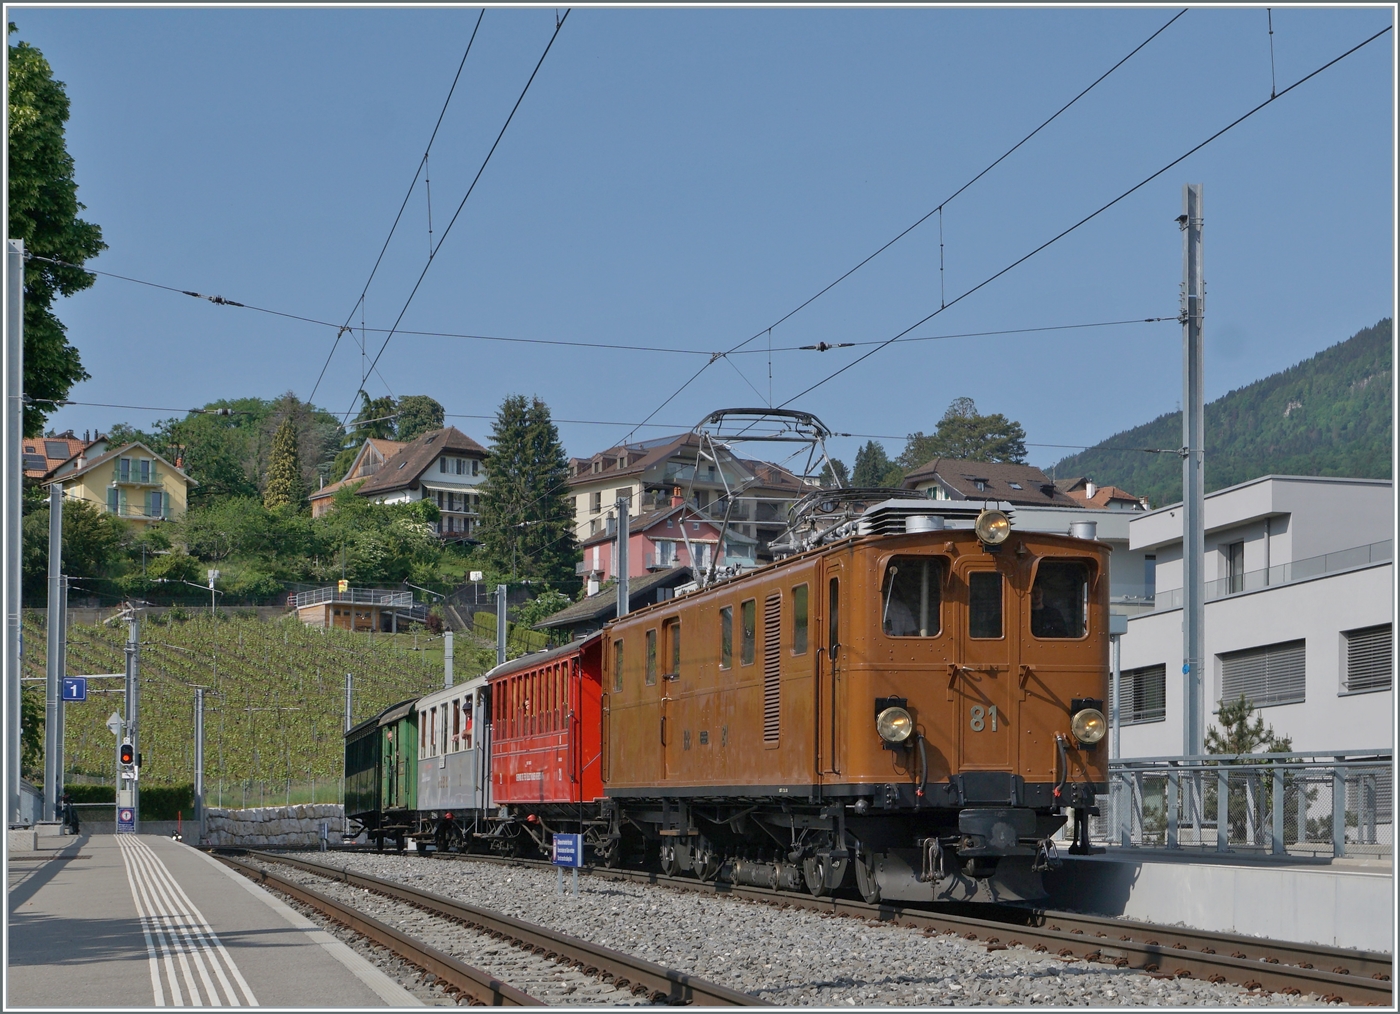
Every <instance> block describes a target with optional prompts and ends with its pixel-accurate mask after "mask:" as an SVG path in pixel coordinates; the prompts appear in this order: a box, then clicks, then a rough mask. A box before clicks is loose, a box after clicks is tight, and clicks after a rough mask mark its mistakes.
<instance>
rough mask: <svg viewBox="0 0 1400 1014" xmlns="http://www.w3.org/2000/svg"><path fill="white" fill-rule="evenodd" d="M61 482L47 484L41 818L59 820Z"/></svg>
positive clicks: (61, 579) (61, 645)
mask: <svg viewBox="0 0 1400 1014" xmlns="http://www.w3.org/2000/svg"><path fill="white" fill-rule="evenodd" d="M62 587H63V485H62V484H61V483H57V482H55V483H53V484H52V485H51V486H49V617H48V620H49V623H48V631H47V633H48V655H47V657H46V658H45V666H44V669H45V677H46V678H45V680H44V820H57V819H58V797H59V789H58V783H59V782H60V781H61V780H62V778H63V775H62V774H61V773H60V772H59V771H58V770H57V768H58V754H59V745H58V744H59V736H60V735H61V732H60V730H59V723H58V709H59V680H60V679H62V677H61V676H60V674H59V671H58V667H59V664H60V662H59V656H60V655H61V654H62V651H63V641H62V637H63V622H62V620H61V619H60V618H59V616H60V613H59V609H60V608H61V606H62V602H61V599H62V597H63V592H62Z"/></svg>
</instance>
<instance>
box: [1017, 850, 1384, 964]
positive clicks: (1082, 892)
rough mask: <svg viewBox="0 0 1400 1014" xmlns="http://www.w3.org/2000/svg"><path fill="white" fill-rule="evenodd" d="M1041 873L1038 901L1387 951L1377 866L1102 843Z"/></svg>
mask: <svg viewBox="0 0 1400 1014" xmlns="http://www.w3.org/2000/svg"><path fill="white" fill-rule="evenodd" d="M1061 859H1062V860H1063V862H1062V864H1061V866H1060V868H1059V869H1058V870H1054V871H1052V872H1050V873H1047V874H1046V875H1045V888H1046V890H1047V891H1049V892H1050V897H1049V899H1048V900H1047V901H1046V902H1045V903H1044V904H1045V907H1046V908H1053V909H1060V910H1064V911H1074V912H1083V913H1086V914H1092V915H1105V916H1123V917H1126V918H1129V919H1136V920H1139V921H1141V922H1151V923H1157V924H1158V925H1162V926H1189V927H1191V928H1193V929H1199V930H1207V931H1213V932H1227V933H1240V934H1244V935H1246V936H1257V937H1268V938H1271V939H1275V940H1289V941H1293V942H1296V943H1317V944H1327V945H1330V946H1333V947H1349V948H1354V949H1356V950H1366V951H1381V952H1386V953H1390V952H1391V950H1392V941H1393V939H1394V932H1395V886H1394V880H1393V879H1392V876H1391V873H1392V871H1391V867H1390V866H1389V864H1383V863H1362V862H1346V861H1344V860H1339V861H1326V860H1310V861H1305V862H1296V861H1295V862H1288V861H1280V860H1273V859H1271V858H1269V859H1260V858H1249V857H1238V856H1229V855H1225V856H1219V857H1217V856H1214V855H1212V854H1210V853H1203V852H1195V853H1188V852H1186V851H1185V850H1182V851H1181V852H1178V853H1176V854H1163V853H1160V852H1155V851H1149V850H1146V849H1142V850H1130V849H1121V850H1120V849H1110V850H1109V851H1108V853H1107V854H1103V855H1092V856H1068V855H1065V854H1064V853H1061Z"/></svg>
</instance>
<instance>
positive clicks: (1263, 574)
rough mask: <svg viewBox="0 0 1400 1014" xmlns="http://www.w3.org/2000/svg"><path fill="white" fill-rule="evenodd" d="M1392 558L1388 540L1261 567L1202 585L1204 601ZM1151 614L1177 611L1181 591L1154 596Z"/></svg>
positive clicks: (1171, 591)
mask: <svg viewBox="0 0 1400 1014" xmlns="http://www.w3.org/2000/svg"><path fill="white" fill-rule="evenodd" d="M1393 555H1394V543H1392V541H1391V540H1390V539H1386V540H1384V541H1383V542H1372V543H1370V544H1369V545H1365V546H1356V547H1354V548H1352V549H1339V550H1338V551H1337V552H1335V553H1327V554H1325V555H1323V556H1310V557H1307V558H1305V559H1302V560H1294V561H1293V562H1292V563H1281V564H1279V565H1278V566H1277V567H1261V568H1260V569H1259V570H1251V571H1247V572H1245V573H1243V574H1236V575H1234V576H1233V577H1222V578H1220V579H1219V580H1217V581H1207V582H1206V601H1207V602H1215V601H1218V600H1220V599H1224V598H1229V597H1230V596H1231V595H1242V594H1244V593H1245V592H1252V591H1259V590H1261V589H1263V588H1274V587H1277V586H1279V585H1285V584H1294V583H1295V582H1298V581H1306V580H1308V579H1309V578H1314V577H1324V576H1326V575H1328V574H1340V573H1343V572H1344V571H1348V570H1360V569H1361V568H1362V567H1370V566H1373V565H1374V564H1377V563H1385V562H1387V561H1389V560H1390V559H1391V558H1392V556H1393ZM1148 601H1150V602H1151V607H1152V610H1153V611H1156V612H1160V611H1162V610H1164V609H1180V608H1181V602H1182V589H1180V588H1169V589H1167V590H1165V591H1159V592H1157V593H1156V594H1155V595H1154V596H1153V597H1152V598H1151V599H1150V600H1148Z"/></svg>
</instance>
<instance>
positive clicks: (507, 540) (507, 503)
mask: <svg viewBox="0 0 1400 1014" xmlns="http://www.w3.org/2000/svg"><path fill="white" fill-rule="evenodd" d="M568 477H569V459H568V458H567V456H565V454H564V446H563V444H561V443H560V442H559V429H558V427H556V426H555V425H554V422H553V421H552V420H551V419H550V415H549V407H548V406H547V405H546V404H545V403H544V402H543V401H541V400H540V399H539V398H531V399H527V398H526V397H525V396H524V395H513V396H511V397H508V398H506V400H505V401H504V402H502V403H501V407H500V410H499V411H498V412H497V413H496V421H495V423H494V424H493V426H492V430H491V456H490V457H489V458H488V459H487V462H486V481H485V482H484V483H483V484H482V486H481V490H482V492H481V508H480V510H481V539H482V544H483V547H484V549H485V551H486V556H487V559H488V560H489V561H490V562H491V564H492V565H493V566H494V567H496V568H497V569H498V570H500V571H502V572H504V573H507V574H510V575H512V577H513V578H515V579H517V580H519V579H529V580H532V581H538V582H541V583H543V584H545V585H547V586H548V587H551V588H557V589H560V590H563V591H565V592H568V593H572V592H573V591H574V590H575V589H576V588H577V587H578V578H577V577H576V576H575V575H574V563H575V561H576V560H577V557H578V547H577V544H576V542H575V540H574V534H573V518H574V515H573V512H572V511H571V510H570V509H569V503H568V499H567V493H568Z"/></svg>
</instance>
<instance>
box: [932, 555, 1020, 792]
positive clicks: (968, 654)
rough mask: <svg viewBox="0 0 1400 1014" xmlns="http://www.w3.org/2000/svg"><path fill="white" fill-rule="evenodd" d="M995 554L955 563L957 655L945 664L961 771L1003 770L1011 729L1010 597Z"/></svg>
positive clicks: (1012, 597) (1013, 600)
mask: <svg viewBox="0 0 1400 1014" xmlns="http://www.w3.org/2000/svg"><path fill="white" fill-rule="evenodd" d="M999 559H1000V554H993V553H986V552H982V553H976V554H969V555H966V556H963V557H961V558H959V559H958V561H957V563H956V565H955V566H956V571H955V573H956V575H957V578H958V580H957V581H956V582H955V591H956V594H957V597H958V599H959V603H958V608H957V609H956V610H955V612H956V614H957V622H958V632H957V638H958V640H957V649H958V650H957V653H956V656H955V662H954V663H953V664H951V665H950V666H949V672H948V690H949V697H950V699H951V700H953V701H954V707H955V710H954V716H955V720H954V724H955V727H956V728H957V736H956V742H957V750H958V766H959V768H960V769H961V770H963V771H969V770H971V771H977V770H983V771H986V770H996V771H1005V770H1008V768H1009V766H1010V763H1011V752H1012V744H1011V737H1012V732H1013V730H1014V723H1013V721H1012V718H1013V715H1014V712H1013V711H1012V708H1013V703H1012V702H1013V693H1012V690H1013V689H1014V686H1015V682H1016V677H1015V673H1013V672H1012V671H1011V664H1010V663H1011V646H1012V643H1013V641H1014V640H1015V638H1016V634H1017V627H1016V618H1017V610H1016V596H1015V595H1014V594H1013V592H1014V589H1013V587H1012V584H1011V571H1010V568H1008V569H1005V570H1004V569H1001V568H999V567H998V566H997V564H998V561H999Z"/></svg>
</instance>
